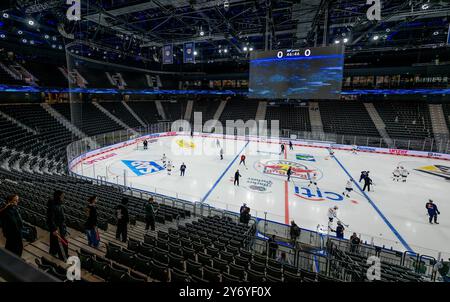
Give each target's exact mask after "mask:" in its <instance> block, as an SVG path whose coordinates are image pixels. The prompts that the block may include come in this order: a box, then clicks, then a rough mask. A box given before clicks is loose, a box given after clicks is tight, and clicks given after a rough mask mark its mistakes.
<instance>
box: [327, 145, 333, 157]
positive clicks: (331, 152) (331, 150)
mask: <svg viewBox="0 0 450 302" xmlns="http://www.w3.org/2000/svg"><path fill="white" fill-rule="evenodd" d="M328 153H329V154H330V157H333V156H334V150H333V149H332V148H331V147H328Z"/></svg>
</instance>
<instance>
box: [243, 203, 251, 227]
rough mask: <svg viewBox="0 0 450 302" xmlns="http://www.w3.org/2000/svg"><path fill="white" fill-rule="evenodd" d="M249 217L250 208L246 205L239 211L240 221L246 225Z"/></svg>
mask: <svg viewBox="0 0 450 302" xmlns="http://www.w3.org/2000/svg"><path fill="white" fill-rule="evenodd" d="M250 217H251V215H250V208H249V207H246V208H245V209H244V210H243V211H242V213H241V216H240V222H241V223H244V224H247V225H248V223H249V222H250Z"/></svg>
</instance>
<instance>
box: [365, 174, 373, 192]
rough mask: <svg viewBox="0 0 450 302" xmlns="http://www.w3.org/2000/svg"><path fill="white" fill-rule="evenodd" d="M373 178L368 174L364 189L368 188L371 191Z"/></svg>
mask: <svg viewBox="0 0 450 302" xmlns="http://www.w3.org/2000/svg"><path fill="white" fill-rule="evenodd" d="M372 184H373V183H372V179H371V178H370V177H369V175H367V176H366V177H365V178H364V187H363V191H365V190H366V189H367V191H369V192H370V186H371V185H372Z"/></svg>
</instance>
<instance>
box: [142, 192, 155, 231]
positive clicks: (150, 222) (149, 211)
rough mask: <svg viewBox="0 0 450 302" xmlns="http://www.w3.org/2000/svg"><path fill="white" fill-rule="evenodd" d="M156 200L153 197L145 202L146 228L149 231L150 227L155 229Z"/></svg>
mask: <svg viewBox="0 0 450 302" xmlns="http://www.w3.org/2000/svg"><path fill="white" fill-rule="evenodd" d="M154 206H155V201H154V199H153V197H150V198H149V199H148V202H147V203H146V204H145V208H144V210H145V230H146V231H148V228H149V227H151V228H152V231H154V230H155V213H156V210H155V207H154Z"/></svg>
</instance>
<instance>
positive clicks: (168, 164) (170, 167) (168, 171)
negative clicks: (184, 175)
mask: <svg viewBox="0 0 450 302" xmlns="http://www.w3.org/2000/svg"><path fill="white" fill-rule="evenodd" d="M172 168H173V165H172V161H170V160H169V161H168V162H167V175H172Z"/></svg>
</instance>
